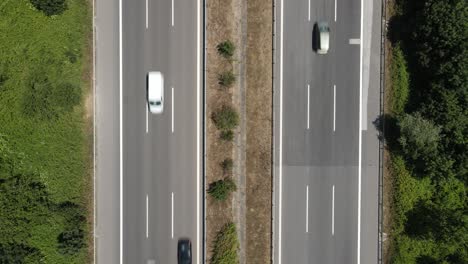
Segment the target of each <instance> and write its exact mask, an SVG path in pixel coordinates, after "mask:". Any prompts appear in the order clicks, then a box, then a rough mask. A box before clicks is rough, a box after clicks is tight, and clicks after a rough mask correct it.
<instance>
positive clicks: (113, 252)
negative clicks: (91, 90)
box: [94, 0, 120, 263]
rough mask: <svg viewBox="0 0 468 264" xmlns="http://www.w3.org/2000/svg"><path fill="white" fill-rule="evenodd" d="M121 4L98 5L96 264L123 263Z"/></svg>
mask: <svg viewBox="0 0 468 264" xmlns="http://www.w3.org/2000/svg"><path fill="white" fill-rule="evenodd" d="M118 14H119V5H118V0H100V1H96V3H95V19H94V26H95V37H96V38H95V60H96V61H95V98H94V103H95V107H94V110H95V113H94V117H95V122H94V123H95V141H94V142H95V146H94V161H95V164H94V167H95V173H94V177H95V202H96V204H95V208H94V210H95V220H96V221H95V234H94V239H95V245H94V246H95V252H94V253H95V254H94V257H95V259H94V260H95V261H94V263H119V261H120V182H119V174H120V158H119V157H120V153H119V148H120V143H119V142H120V140H119V137H120V136H119V126H120V121H119V109H120V104H119V16H118Z"/></svg>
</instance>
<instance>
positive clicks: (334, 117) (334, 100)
mask: <svg viewBox="0 0 468 264" xmlns="http://www.w3.org/2000/svg"><path fill="white" fill-rule="evenodd" d="M335 128H336V85H333V132H335Z"/></svg>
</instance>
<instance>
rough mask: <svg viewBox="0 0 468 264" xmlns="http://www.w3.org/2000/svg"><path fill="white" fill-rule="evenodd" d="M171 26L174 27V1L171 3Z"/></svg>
mask: <svg viewBox="0 0 468 264" xmlns="http://www.w3.org/2000/svg"><path fill="white" fill-rule="evenodd" d="M171 4H172V6H171V25H172V26H174V0H172V1H171Z"/></svg>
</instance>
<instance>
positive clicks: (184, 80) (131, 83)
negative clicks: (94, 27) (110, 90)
mask: <svg viewBox="0 0 468 264" xmlns="http://www.w3.org/2000/svg"><path fill="white" fill-rule="evenodd" d="M197 11H198V9H197V1H174V2H171V1H161V0H148V2H146V1H145V0H138V1H123V4H122V36H123V37H122V56H123V57H122V61H123V63H122V65H123V68H122V73H123V85H122V90H123V105H122V107H123V121H122V122H123V131H122V133H123V263H155V264H156V263H168V264H170V263H177V241H178V239H180V238H189V239H191V241H192V252H193V260H194V263H197V262H196V260H197V259H198V258H199V257H200V255H199V254H198V253H199V252H200V251H198V247H199V246H200V245H199V244H198V239H199V235H200V231H199V228H201V226H200V219H199V218H200V215H199V211H198V212H197V209H198V210H200V208H201V207H200V205H199V203H200V201H201V199H200V195H201V194H200V190H199V189H200V188H199V187H200V186H202V185H201V184H200V182H199V181H200V180H201V179H200V173H197V169H198V172H200V166H199V164H197V161H199V159H197V157H199V156H200V148H199V147H200V145H199V143H197V142H199V139H200V131H199V129H200V128H199V125H198V126H197V122H200V120H201V119H200V116H197V115H200V113H201V112H200V110H199V108H200V104H201V102H200V101H199V100H200V98H201V97H200V96H199V94H200V90H199V89H201V88H200V85H197V80H198V82H200V79H197V78H198V77H199V75H197V71H200V68H199V66H200V65H197V52H199V51H198V50H197V48H199V46H198V45H197V34H199V31H198V30H197V19H198V16H197ZM149 71H160V72H162V73H163V75H164V81H165V87H164V100H165V102H164V112H163V114H161V115H154V114H151V113H148V108H147V97H146V91H147V90H146V76H147V73H148V72H149ZM197 100H198V101H197ZM197 109H198V110H197ZM197 181H198V182H197ZM197 195H198V197H197ZM197 198H198V199H197ZM197 232H198V233H197Z"/></svg>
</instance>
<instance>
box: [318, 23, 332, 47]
mask: <svg viewBox="0 0 468 264" xmlns="http://www.w3.org/2000/svg"><path fill="white" fill-rule="evenodd" d="M315 32H316V33H317V35H316V39H317V44H318V45H317V53H318V54H327V53H328V49H329V47H330V27H329V26H328V23H327V22H318V23H317V28H316V31H315Z"/></svg>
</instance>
